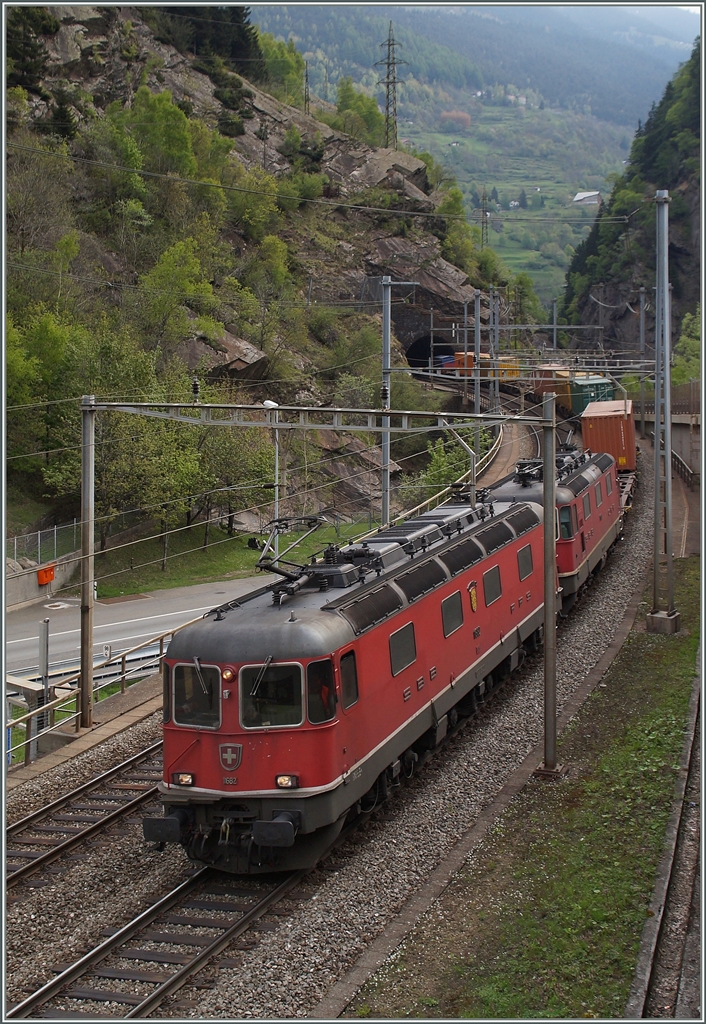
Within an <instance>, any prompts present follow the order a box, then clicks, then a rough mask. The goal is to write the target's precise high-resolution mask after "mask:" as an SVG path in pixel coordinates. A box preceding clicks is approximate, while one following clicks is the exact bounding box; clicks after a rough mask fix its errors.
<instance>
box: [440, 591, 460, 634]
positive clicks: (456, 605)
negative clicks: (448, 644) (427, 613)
mask: <svg viewBox="0 0 706 1024" xmlns="http://www.w3.org/2000/svg"><path fill="white" fill-rule="evenodd" d="M441 620H442V622H443V625H444V636H451V634H452V633H455V632H456V630H457V629H460V628H461V626H462V625H463V604H462V603H461V591H460V590H457V591H456V593H455V594H452V595H451V597H447V598H446V599H445V600H444V601H442V602H441Z"/></svg>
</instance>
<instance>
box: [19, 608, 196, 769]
mask: <svg viewBox="0 0 706 1024" xmlns="http://www.w3.org/2000/svg"><path fill="white" fill-rule="evenodd" d="M200 619H201V616H198V618H195V619H189V621H188V622H183V623H182V624H181V625H180V626H175V627H174V629H167V630H165V631H164V632H163V633H158V634H157V635H156V636H153V637H151V638H150V639H149V640H143V641H142V643H140V644H136V645H135V646H134V647H130V648H128V649H127V650H126V651H120V652H119V653H117V654H111V656H110V657H109V658H106V659H105V660H104V661H102V662H100V663H99V664H97V665H94V668H96V669H99V670H100V669H103V668H106V667H107V666H108V665H112V664H115V663H117V662H121V669H122V671H121V673H120V675H119V676H118V679H119V680H120V688H121V690H122V692H123V693H124V692H125V680H126V679H127V677H128V670H127V666H126V661H127V657H128V655H130V654H134V653H135V652H136V651H140V650H142V649H143V648H145V647H151V646H153V645H154V644H156V643H159V659H160V660H161V658H162V657H163V656H164V642H165V640H166V638H167V637H173V636H174V634H175V633H178V632H179V631H180V630H182V629H185V628H186V627H187V626H191V625H193V623H194V622H199V621H200ZM148 664H149V663H148ZM145 667H147V666H145V665H142V666H141V668H142V669H144V668H145ZM49 678H50V680H51V678H52V677H51V676H50V677H49ZM53 678H54V683H53V687H58V686H68V685H69V684H71V683H73V682H78V680H79V679H80V678H81V672H80V671H78V672H74V673H72V674H71V675H68V676H65V675H57V674H56V673H55V674H54V677H53ZM50 685H51V684H50ZM103 685H104V686H105V685H108V684H107V683H104V684H103ZM100 689H102V686H96V687H94V688H93V692H94V693H95V692H97V691H98V690H100ZM74 700H75V701H76V702H77V705H76V707H77V710H76V712H74V713H72V714H70V715H69V716H68V718H66V719H64V720H63V721H62V722H61V723H60V724H61V726H64V725H65V724H66V723H67V722H68V721H71V719H77V720H78V718H77V716H78V715H80V702H81V690H80V687H78V686H77V687H76V688H75V689H73V690H72V692H71V693H70V694H63V695H62V696H61V697H57V698H56V699H54V700H52V701H49V702H48V703H46V704H42V705H40V706H39V707H37V708H34V709H33V710H31V711H28V712H27V714H25V715H21V716H20V717H19V718H15V719H10V720H8V721H6V722H5V728H6V729H7V730H12V729H14V728H20V729H22V728H24V730H25V739H24V740H22V741H21V742H20V743H18V744H15V746H12V745H10V746H7V747H6V750H5V754H6V755H7V754H8V753H9V754H12V753H13V751H15V750H20V749H21V748H22V747H25V749H26V753H29V748H28V745H29V744H31V743H36V742H37V740H38V739H39V738H40V737H41V736H43V735H46V734H47V733H48V732H53V731H54V730H55V729H58V728H59V727H60V726H59V725H55V726H50V727H49V728H47V729H42V731H41V732H34V731H33V729H32V725H31V722H32V719H34V718H38V717H39V716H40V715H45V714H48V713H49V712H51V711H56V710H57V709H59V708H61V706H62V705H63V704H68V703H69V702H73V701H74ZM27 733H29V734H30V735H29V736H28V735H27ZM30 760H31V758H30ZM27 763H29V762H28V758H27V757H25V764H27Z"/></svg>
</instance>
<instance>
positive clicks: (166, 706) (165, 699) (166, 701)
mask: <svg viewBox="0 0 706 1024" xmlns="http://www.w3.org/2000/svg"><path fill="white" fill-rule="evenodd" d="M169 676H170V672H169V665H167V663H166V661H163V662H162V721H163V722H168V721H169V719H170V718H171V717H172V707H171V704H172V694H171V687H170V685H169V684H170V683H171V679H170V678H169Z"/></svg>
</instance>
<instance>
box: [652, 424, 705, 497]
mask: <svg viewBox="0 0 706 1024" xmlns="http://www.w3.org/2000/svg"><path fill="white" fill-rule="evenodd" d="M647 436H648V437H649V439H650V441H651V442H652V447H653V448H654V446H655V433H654V430H650V431H649V432H648V434H647ZM662 448H664V442H662ZM672 469H673V470H674V472H675V473H676V474H677V476H680V477H681V478H682V480H683V481H684V483H685V484H686V485H687V487H688V488H689V490H690V491H693V489H694V484H695V483H697V482H700V480H701V474H700V473H696V472H695V471H694V470H693V469H692V468H691V466H689V465H687V463H686V462H684V460H683V459H682V457H681V455H678V454H677V453H676V452H675V451H674V449H672Z"/></svg>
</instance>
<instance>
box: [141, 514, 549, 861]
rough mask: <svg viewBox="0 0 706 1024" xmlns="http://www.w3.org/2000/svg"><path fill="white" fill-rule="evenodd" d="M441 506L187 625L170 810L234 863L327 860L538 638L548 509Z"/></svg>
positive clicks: (171, 752) (173, 658) (192, 844)
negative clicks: (349, 823) (353, 821)
mask: <svg viewBox="0 0 706 1024" xmlns="http://www.w3.org/2000/svg"><path fill="white" fill-rule="evenodd" d="M461 501H462V498H457V499H455V502H456V503H450V504H446V505H442V506H440V507H439V508H436V509H434V510H433V511H431V512H428V513H425V514H424V515H421V516H419V517H418V518H415V519H412V520H409V521H407V522H405V523H403V524H402V525H399V526H394V527H390V528H388V529H385V530H382V531H381V532H379V533H378V534H377V535H375V536H374V537H373V538H370V539H368V540H367V541H366V542H365V543H362V544H357V545H349V546H347V547H342V548H338V547H336V546H330V547H328V548H327V549H326V550H325V551H324V553H323V556H322V557H320V558H317V559H313V560H312V562H311V564H308V565H301V566H297V565H295V564H293V563H291V562H284V561H283V560H282V559H281V558H280V560H279V561H278V562H277V563H276V565H274V564H272V568H273V569H274V570H275V571H276V572H278V573H279V574H280V576H281V577H282V579H281V580H278V581H277V582H275V583H274V584H271V585H269V586H267V587H264V588H262V589H261V590H260V591H258V592H256V593H254V594H252V595H250V597H249V598H247V599H245V600H242V601H238V602H236V601H234V602H231V603H229V604H226V605H223V606H221V607H220V608H216V609H214V610H213V611H212V612H209V613H208V614H207V615H206V616H205V617H204V619H203V620H202V621H200V622H198V623H195V624H193V625H191V626H189V627H187V628H185V629H183V630H181V631H180V632H179V633H178V634H177V635H176V636H175V637H174V639H173V640H172V642H171V644H170V645H169V649H168V651H167V655H166V658H165V659H164V780H163V782H162V783H161V785H160V789H161V798H162V801H163V804H164V810H165V816H164V817H162V818H152V819H148V820H146V821H145V823H144V833H145V836H146V838H147V839H149V840H152V841H156V842H158V843H166V842H180V843H181V844H182V845H183V846H184V847H185V849H186V852H187V854H188V856H189V857H190V858H191V859H193V860H195V861H198V862H201V863H204V864H212V865H214V866H216V867H218V868H220V869H222V870H225V871H230V872H235V873H258V872H269V871H272V870H288V869H291V868H297V867H306V866H310V865H313V864H315V863H316V861H317V860H318V858H319V857H320V856H321V854H322V853H323V852H324V851H325V850H326V849H327V848H328V847H329V846H330V844H331V842H332V841H333V840H334V839H335V837H336V836H337V835H338V833H339V832H340V830H341V828H342V827H343V824H344V822H345V821H346V819H347V818H348V817H349V816H351V815H355V814H357V813H360V811H361V810H362V811H365V810H366V809H367V810H370V809H371V807H372V805H373V804H374V802H375V801H376V800H377V799H384V797H385V796H386V795H387V792H388V789H389V787H391V786H395V785H397V784H398V783H399V781H400V775H401V774H405V775H407V776H409V775H411V773H412V771H413V770H414V765H415V762H417V761H419V760H423V759H424V757H425V756H427V755H428V753H429V752H430V751H431V750H433V749H435V748H436V747H437V746H438V744H439V743H440V742H441V741H442V740H443V738H444V736H445V735H446V733H447V731H448V730H449V729H450V728H453V727H455V726H456V724H457V723H458V721H459V719H462V718H463V717H468V716H470V715H471V714H473V712H474V711H475V709H476V706H477V703H478V702H480V701H482V700H483V699H484V697H485V695H486V694H487V693H488V692H489V691H490V689H492V688H493V687H494V686H496V685H497V683H498V682H499V681H500V680H501V679H502V678H504V677H505V676H506V675H507V674H509V673H510V672H511V671H512V670H513V669H514V668H516V667H517V665H518V664H519V662H520V660H521V658H522V656H523V653H524V651H525V650H527V649H530V650H534V649H535V648H536V646H537V643H538V641H539V639H540V635H541V626H542V621H543V603H542V602H543V547H542V545H543V527H542V508H541V506H540V505H538V504H536V503H535V502H532V501H529V502H526V501H512V502H504V501H499V500H498V499H497V498H495V497H494V499H493V502H492V503H489V502H481V503H479V504H476V506H475V507H472V506H471V505H470V504H462V503H460V502H461Z"/></svg>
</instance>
